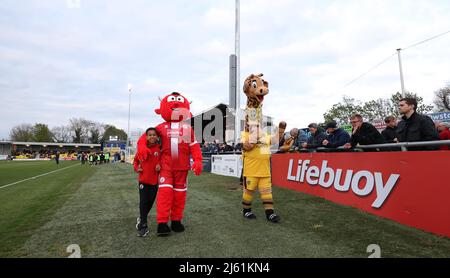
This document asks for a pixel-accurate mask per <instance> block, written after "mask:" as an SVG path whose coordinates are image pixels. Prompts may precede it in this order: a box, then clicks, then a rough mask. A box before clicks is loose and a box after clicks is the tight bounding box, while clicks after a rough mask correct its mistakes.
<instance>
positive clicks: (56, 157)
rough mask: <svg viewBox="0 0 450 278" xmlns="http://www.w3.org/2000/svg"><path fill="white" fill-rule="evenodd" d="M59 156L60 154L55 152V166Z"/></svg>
mask: <svg viewBox="0 0 450 278" xmlns="http://www.w3.org/2000/svg"><path fill="white" fill-rule="evenodd" d="M59 155H60V153H59V152H56V155H55V161H56V164H59Z"/></svg>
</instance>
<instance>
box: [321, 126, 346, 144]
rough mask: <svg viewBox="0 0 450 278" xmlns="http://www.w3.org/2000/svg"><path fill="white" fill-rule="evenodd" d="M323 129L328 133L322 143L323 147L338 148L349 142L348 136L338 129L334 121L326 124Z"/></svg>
mask: <svg viewBox="0 0 450 278" xmlns="http://www.w3.org/2000/svg"><path fill="white" fill-rule="evenodd" d="M325 128H326V130H327V132H328V136H327V138H326V139H325V140H323V141H322V146H323V147H325V148H338V147H341V146H344V145H345V144H346V143H348V142H350V135H349V134H348V133H347V131H345V130H343V129H342V128H338V127H337V123H336V122H335V121H332V122H329V123H327V125H326V126H325Z"/></svg>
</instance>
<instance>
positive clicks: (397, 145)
mask: <svg viewBox="0 0 450 278" xmlns="http://www.w3.org/2000/svg"><path fill="white" fill-rule="evenodd" d="M443 145H449V146H450V140H439V141H421V142H400V143H386V144H374V145H360V146H357V148H360V149H363V150H364V149H385V148H390V149H392V148H400V149H401V150H402V151H403V152H406V151H408V147H411V148H414V147H433V146H443Z"/></svg>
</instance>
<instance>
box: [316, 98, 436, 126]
mask: <svg viewBox="0 0 450 278" xmlns="http://www.w3.org/2000/svg"><path fill="white" fill-rule="evenodd" d="M405 96H406V97H413V98H415V99H416V100H417V112H418V113H420V114H427V113H429V112H431V111H432V109H433V106H432V105H427V104H424V103H423V98H422V97H419V96H417V95H416V94H415V93H411V92H407V93H405ZM402 98H403V96H402V94H400V93H399V92H397V93H395V94H393V95H391V97H390V98H389V99H383V98H379V99H377V100H370V101H367V102H364V103H361V102H360V101H357V100H355V99H353V98H349V97H345V96H344V98H343V100H342V102H340V103H337V104H334V105H333V106H332V107H331V109H329V110H328V111H327V112H325V114H324V115H323V117H324V119H325V122H330V121H332V120H335V121H336V122H337V123H338V124H339V125H343V124H348V122H349V121H350V117H351V116H352V115H353V114H357V113H358V114H361V116H362V117H363V118H364V120H366V121H369V122H373V121H374V120H383V119H384V118H385V117H387V116H391V115H392V116H394V117H397V118H399V117H400V112H399V111H398V103H399V102H400V99H402Z"/></svg>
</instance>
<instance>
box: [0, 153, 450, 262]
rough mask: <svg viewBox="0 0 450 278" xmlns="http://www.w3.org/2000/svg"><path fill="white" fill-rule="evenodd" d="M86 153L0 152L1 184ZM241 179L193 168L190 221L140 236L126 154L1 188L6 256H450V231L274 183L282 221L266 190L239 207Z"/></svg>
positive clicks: (0, 252)
mask: <svg viewBox="0 0 450 278" xmlns="http://www.w3.org/2000/svg"><path fill="white" fill-rule="evenodd" d="M77 163H78V162H64V161H63V162H61V164H60V165H59V166H57V165H55V162H54V161H51V162H0V187H1V186H3V185H6V184H10V183H13V182H16V181H19V180H23V179H27V178H30V177H33V176H36V175H39V174H43V173H46V172H50V171H54V170H56V169H60V168H64V167H67V166H72V165H75V164H77ZM233 187H238V180H237V179H235V178H230V177H222V176H216V175H213V174H209V173H204V174H202V175H201V176H200V177H196V176H193V175H190V176H189V190H188V200H187V203H186V209H185V218H184V220H183V221H184V223H185V225H186V231H185V232H184V233H181V234H171V235H170V236H168V237H164V238H161V237H157V236H156V233H155V230H156V223H155V206H154V208H153V209H152V211H151V212H150V216H149V224H150V234H149V235H148V236H147V237H146V238H139V237H137V236H136V229H135V223H136V217H137V216H138V202H139V196H138V189H137V178H136V175H135V174H134V173H133V171H132V167H131V166H130V165H127V164H123V163H120V164H110V165H100V166H89V165H78V166H73V167H70V168H67V169H64V170H61V171H58V172H54V173H52V174H49V175H45V176H42V177H39V178H36V179H31V180H28V181H25V182H21V183H17V184H15V185H12V186H9V187H6V188H2V189H0V212H1V213H0V257H56V258H58V257H68V256H69V255H70V254H69V253H67V252H66V248H67V246H69V245H70V244H78V245H79V246H80V249H81V256H82V257H169V258H174V257H181V258H186V257H189V258H191V257H200V258H203V257H208V258H213V257H214V258H215V257H219V258H234V257H244V258H248V257H250V258H259V257H266V258H267V257H268V258H279V257H281V258H282V257H290V258H300V257H361V258H364V257H366V258H367V257H368V256H369V255H370V254H369V253H367V251H366V249H367V246H368V245H370V244H378V245H379V246H380V247H381V257H450V239H448V238H444V237H438V236H435V235H433V234H430V233H425V232H423V231H420V230H417V229H413V228H409V227H405V226H403V225H400V224H397V223H395V222H393V221H390V220H386V219H383V218H380V217H377V216H373V215H370V214H367V213H364V212H362V211H360V210H358V209H355V208H350V207H344V206H340V205H336V204H333V203H331V202H329V201H326V200H324V199H321V198H317V197H313V196H309V195H306V194H303V193H300V192H293V191H290V190H287V189H283V188H278V187H276V186H275V187H274V199H275V209H276V212H277V213H278V214H279V215H280V216H281V217H282V221H281V223H279V224H272V223H269V222H268V221H267V220H265V217H264V211H263V209H262V205H261V202H260V200H259V199H258V198H256V199H255V202H254V208H253V211H254V212H255V213H256V215H257V217H258V218H257V219H256V220H254V221H251V220H247V219H244V218H243V217H242V214H241V194H242V191H241V190H231V188H233Z"/></svg>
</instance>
